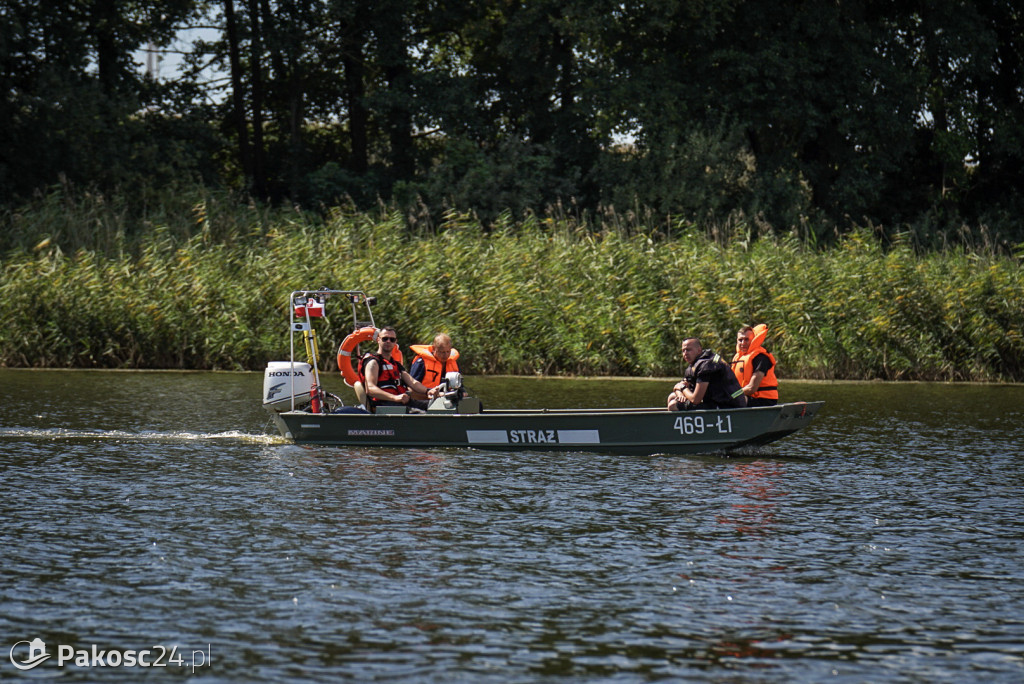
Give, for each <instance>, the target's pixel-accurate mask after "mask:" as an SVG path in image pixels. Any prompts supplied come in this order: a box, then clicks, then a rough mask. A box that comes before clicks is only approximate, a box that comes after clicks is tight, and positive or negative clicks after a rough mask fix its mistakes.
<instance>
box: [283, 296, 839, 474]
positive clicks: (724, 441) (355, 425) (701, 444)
mask: <svg viewBox="0 0 1024 684" xmlns="http://www.w3.org/2000/svg"><path fill="white" fill-rule="evenodd" d="M338 296H343V297H345V298H346V299H347V300H348V301H349V302H350V303H351V305H352V311H353V325H354V326H355V328H359V327H360V326H361V325H365V323H363V324H361V323H360V322H359V321H358V320H356V318H357V315H356V306H357V305H358V304H362V305H364V306H365V307H366V310H367V313H368V315H369V325H373V316H372V312H371V311H370V308H371V307H372V305H373V304H375V303H376V302H375V299H374V298H372V297H367V296H366V294H365V293H363V292H361V291H350V290H326V289H323V290H301V291H296V292H293V293H292V294H291V296H290V298H289V309H291V311H292V316H291V337H292V340H291V354H292V357H291V360H290V361H288V362H280V361H276V362H271V364H270V365H269V366H268V368H267V374H266V375H265V377H264V402H263V406H264V408H266V409H267V411H268V412H269V413H270V415H271V416H272V418H273V420H274V423H275V425H276V426H277V428H278V430H279V431H280V432H281V434H282V435H283V436H284V437H285V438H286V439H289V440H292V441H294V442H296V443H300V444H323V445H338V446H360V447H379V446H383V447H399V448H436V447H456V448H467V447H468V448H482V449H488V450H498V451H561V452H565V451H589V452H611V453H619V454H641V455H643V454H695V453H706V452H728V451H734V450H737V449H747V448H753V447H758V446H762V445H765V444H769V443H771V442H774V441H776V440H778V439H781V438H783V437H785V436H786V435H790V434H792V433H794V432H796V431H797V430H800V429H802V428H804V427H806V426H807V425H808V424H809V423H810V422H811V420H812V419H813V418H814V416H815V415H817V413H818V411H819V410H821V407H822V406H823V405H824V402H821V401H817V402H806V403H804V402H798V403H789V404H779V405H777V406H766V407H757V408H743V409H721V410H714V411H686V412H669V411H667V410H665V409H663V408H623V409H537V410H523V409H497V410H487V411H484V410H482V408H481V405H480V402H479V401H477V400H476V399H474V398H472V397H469V398H461V399H460V397H459V395H458V394H457V393H455V392H450V393H448V394H447V396H445V397H442V398H439V399H435V400H434V401H432V402H431V404H430V408H429V409H428V410H427V411H426V412H425V413H406V412H405V409H404V407H381V408H379V409H378V410H377V412H376V413H369V412H367V411H364V410H362V409H361V408H353V407H340V406H339V405H338V404H339V403H340V401H339V400H338V399H337V398H336V397H334V398H333V399H332V397H333V395H329V394H328V393H326V392H324V390H323V389H322V387H321V385H320V379H319V366H318V364H317V359H316V356H317V348H316V335H315V331H314V330H313V329H312V328H313V321H314V319H316V318H320V317H323V305H324V303H325V302H326V301H327V300H328V299H330V298H332V297H338ZM310 302H313V304H312V305H311V304H310ZM296 334H301V335H302V337H303V340H304V344H305V347H306V352H307V357H308V358H307V361H306V362H305V363H302V362H296V361H295V360H294V352H295V335H296ZM282 378H284V379H283V380H282ZM285 386H287V387H288V388H289V390H290V391H288V392H286V393H285V392H283V388H284V387H285ZM285 395H287V396H285Z"/></svg>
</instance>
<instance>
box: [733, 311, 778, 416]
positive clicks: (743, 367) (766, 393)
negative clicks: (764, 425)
mask: <svg viewBox="0 0 1024 684" xmlns="http://www.w3.org/2000/svg"><path fill="white" fill-rule="evenodd" d="M767 334H768V326H767V325H765V324H764V323H761V324H760V325H757V326H755V327H754V337H753V339H751V340H750V347H748V348H747V353H746V354H743V355H742V356H741V355H740V349H739V347H738V346H737V347H736V354H735V355H734V356H733V357H732V362H731V364H730V365H731V366H732V372H733V373H735V374H736V379H737V380H739V383H740V387H746V386H747V383H748V382H750V378H752V377H753V376H754V364H753V361H754V358H755V357H757V356H759V355H761V354H765V355H767V356H768V358H769V359H771V360H772V367H771V368H769V369H768V372H767V373H765V374H764V377H763V378H761V384H760V385H758V386H757V391H756V392H754V393H753V394H751V395H750V396H751V397H752V398H755V399H775V400H778V398H779V381H778V380H777V379H776V377H775V357H774V356H772V353H771V352H770V351H768V350H767V349H765V348H764V347H762V346H761V343H763V342H764V338H765V336H766V335H767Z"/></svg>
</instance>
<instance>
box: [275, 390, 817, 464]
mask: <svg viewBox="0 0 1024 684" xmlns="http://www.w3.org/2000/svg"><path fill="white" fill-rule="evenodd" d="M823 405H824V402H820V401H819V402H808V403H802V402H801V403H792V404H779V405H778V406H765V407H757V408H744V409H723V410H717V411H687V412H669V411H666V410H665V409H653V408H650V409H552V410H497V411H487V412H484V413H468V414H459V413H425V414H387V415H382V414H377V415H373V414H368V413H332V414H312V413H306V412H300V411H292V412H284V413H276V412H274V413H272V414H271V415H272V416H273V417H274V421H275V423H276V424H277V427H278V429H279V430H280V432H281V434H282V435H283V436H284V437H285V438H286V439H289V440H292V441H294V442H296V443H299V444H323V445H337V446H361V447H399V448H436V447H457V448H466V447H469V448H480V449H488V450H497V451H590V452H607V453H617V454H638V455H646V454H696V453H708V452H719V451H721V452H727V451H733V450H736V449H743V448H750V447H757V446H761V445H764V444H768V443H770V442H774V441H775V440H778V439H781V438H783V437H785V436H786V435H789V434H792V433H794V432H796V431H797V430H800V429H802V428H804V427H806V426H807V425H808V424H809V423H810V422H811V420H812V419H813V418H814V416H815V415H816V414H817V413H818V411H819V410H820V409H821V407H822V406H823Z"/></svg>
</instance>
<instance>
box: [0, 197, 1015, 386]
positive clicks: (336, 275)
mask: <svg viewBox="0 0 1024 684" xmlns="http://www.w3.org/2000/svg"><path fill="white" fill-rule="evenodd" d="M72 209H73V210H76V211H78V213H77V214H75V213H72V215H71V216H70V217H68V218H67V221H68V223H69V224H74V223H76V221H92V220H95V219H93V218H90V216H91V214H90V213H89V212H91V211H93V210H92V209H91V208H90V207H81V206H80V207H72ZM39 211H40V212H41V213H43V214H47V213H48V212H50V211H51V210H50V209H48V208H47V207H46V206H42V207H41V208H40V209H39ZM168 219H169V220H168V224H167V225H179V226H180V225H181V224H182V223H185V224H187V225H191V226H192V228H191V229H190V230H187V231H186V230H182V229H180V228H179V229H178V230H171V229H170V228H167V227H157V228H156V229H154V230H152V231H150V232H149V233H147V234H145V235H144V236H141V237H139V238H138V239H137V241H136V242H135V244H134V247H133V248H132V249H127V248H126V249H121V250H108V251H104V250H100V249H95V248H92V249H87V248H79V249H76V250H69V251H67V252H65V251H64V250H62V249H61V243H60V241H59V240H58V239H53V240H50V241H46V242H43V243H40V244H39V245H38V246H37V248H36V249H25V248H20V249H16V250H12V251H10V252H9V253H8V255H7V257H6V258H5V260H4V262H3V267H2V270H0V316H2V317H3V320H5V321H7V325H5V326H4V327H3V328H0V364H3V365H10V366H57V367H130V368H206V369H209V368H213V369H260V368H262V367H263V366H264V365H265V364H266V362H267V361H269V360H273V359H279V358H282V357H283V356H285V355H286V354H287V320H288V315H287V302H286V301H285V298H286V297H287V293H288V292H290V291H292V290H294V289H300V288H305V287H323V286H329V287H335V288H341V289H356V288H358V289H363V290H365V291H367V292H369V293H371V294H375V295H377V296H379V298H380V305H379V306H378V307H377V309H376V312H375V313H376V318H377V323H378V325H383V324H393V325H395V326H396V327H397V328H398V331H399V337H400V343H401V344H402V345H403V346H404V347H406V348H407V347H408V345H409V344H414V343H417V342H426V341H429V340H430V339H431V338H432V336H433V335H434V333H435V332H437V331H441V330H443V331H446V332H448V333H449V334H451V335H452V337H453V339H454V340H455V343H456V346H457V347H458V348H459V349H460V350H461V351H462V353H463V358H462V361H460V365H461V366H462V367H463V368H464V370H466V372H468V373H515V374H583V375H627V376H675V375H678V374H679V373H680V372H681V359H680V358H679V353H678V348H679V344H680V342H681V341H682V339H683V338H685V337H687V336H689V335H698V336H700V337H701V338H702V339H703V341H704V342H705V346H707V347H710V348H713V349H715V350H717V351H720V352H722V353H723V354H729V353H731V351H732V345H733V340H734V334H735V330H736V329H737V328H738V327H739V325H741V324H743V323H759V322H765V323H767V324H768V325H769V327H770V334H769V339H768V346H769V348H771V349H772V351H773V352H774V353H775V354H776V356H777V358H778V359H779V365H780V371H779V372H780V377H782V378H783V379H785V378H786V377H811V378H814V377H817V378H860V379H872V378H882V379H904V380H910V379H931V380H990V381H998V380H1016V381H1020V380H1024V307H1021V305H1020V303H1021V302H1022V301H1024V270H1022V269H1021V268H1020V263H1019V260H1017V259H1015V258H1012V257H1005V256H998V255H996V254H995V253H989V254H981V253H978V252H967V251H964V250H959V249H951V250H947V251H943V252H926V253H923V254H922V253H918V252H916V251H915V250H914V249H912V246H911V244H910V242H909V240H897V241H896V242H894V243H892V244H890V245H889V246H888V247H885V248H883V246H882V245H881V243H880V242H879V240H878V238H877V237H876V235H875V234H873V233H871V232H869V231H867V230H860V231H857V232H855V233H851V234H849V235H847V236H846V237H843V238H842V239H841V240H840V241H839V242H838V244H837V245H836V246H834V247H831V248H827V249H822V250H814V249H809V248H807V247H806V246H805V244H804V243H803V242H801V241H800V240H798V239H797V238H795V237H785V238H782V237H772V236H771V235H765V236H762V237H761V238H759V239H755V238H753V237H752V235H751V231H750V230H749V228H746V227H744V226H742V225H741V224H737V225H736V226H734V232H733V233H732V234H730V235H722V234H709V233H706V232H704V231H700V230H697V229H695V228H693V227H686V226H685V225H684V226H681V227H680V228H678V229H677V231H676V233H677V234H676V235H674V236H673V237H666V236H665V234H664V233H662V232H661V231H659V230H654V229H652V228H649V227H647V228H645V227H644V226H643V225H642V224H640V223H633V224H631V225H630V226H629V227H628V229H627V228H624V227H622V225H621V224H620V223H617V220H616V218H615V217H614V216H613V215H611V214H608V215H607V220H605V221H602V222H601V223H599V224H597V225H588V224H585V223H581V222H579V221H576V220H574V219H572V218H569V217H562V218H554V217H545V218H540V217H536V216H529V217H528V218H527V219H526V220H524V221H522V222H518V223H516V222H513V220H512V219H511V217H510V216H509V215H508V214H506V215H504V216H500V217H498V219H497V220H495V221H494V222H493V223H492V225H491V226H490V227H489V228H488V229H485V228H484V226H483V225H482V224H481V223H480V221H479V220H477V219H475V218H471V217H469V216H467V215H466V214H462V213H457V212H450V213H449V214H448V215H446V216H445V218H444V222H443V225H441V226H440V227H439V229H438V230H436V231H430V232H424V233H421V234H411V233H409V232H408V231H407V230H406V229H405V225H406V219H405V218H404V217H403V216H402V215H401V214H400V213H398V212H396V211H389V212H381V213H379V214H377V215H374V214H368V213H363V212H358V211H355V210H353V209H334V210H332V211H331V212H330V213H329V214H328V216H327V218H326V219H325V220H320V219H319V218H317V217H313V216H310V215H306V214H302V213H298V212H295V211H294V210H278V211H276V212H272V213H269V214H268V213H267V212H265V211H263V210H261V209H259V208H258V207H257V206H255V205H251V206H248V207H245V206H239V205H236V204H233V203H231V202H223V201H218V200H217V199H216V198H207V200H205V201H203V202H200V203H197V204H195V205H193V206H191V207H188V208H187V209H185V208H182V209H181V212H180V214H179V215H177V216H169V217H168ZM23 220H29V219H23ZM109 230H111V231H114V234H115V235H120V232H118V231H119V230H120V229H119V228H118V227H116V226H112V227H110V228H109ZM100 242H102V243H104V244H106V243H107V242H116V239H114V238H111V239H110V240H103V241H100ZM328 314H329V320H328V322H327V324H326V325H323V326H321V328H320V336H321V341H322V342H321V349H322V351H323V352H324V358H323V359H322V361H323V363H324V364H325V367H327V368H334V361H333V358H334V353H333V350H334V349H335V348H336V345H337V344H338V343H339V342H340V341H341V339H343V338H344V337H345V335H347V334H348V333H349V332H350V331H351V329H352V321H351V319H350V318H349V312H348V310H347V309H346V308H345V307H344V306H341V305H339V304H338V303H337V302H331V303H329V308H328Z"/></svg>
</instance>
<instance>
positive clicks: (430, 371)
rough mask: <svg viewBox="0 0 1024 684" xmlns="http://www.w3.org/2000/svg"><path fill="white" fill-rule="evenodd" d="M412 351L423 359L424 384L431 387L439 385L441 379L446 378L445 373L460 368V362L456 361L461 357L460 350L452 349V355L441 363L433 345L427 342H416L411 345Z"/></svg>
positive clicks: (428, 387)
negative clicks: (435, 354)
mask: <svg viewBox="0 0 1024 684" xmlns="http://www.w3.org/2000/svg"><path fill="white" fill-rule="evenodd" d="M409 349H411V350H412V353H413V354H415V355H416V356H417V357H418V358H420V359H423V368H424V369H425V370H426V372H425V373H424V374H423V380H422V381H421V382H423V385H424V386H425V387H426V388H427V389H430V388H432V387H437V386H438V384H440V382H441V379H442V378H444V375H445V373H451V372H454V371H458V370H459V364H457V363H455V360H456V359H458V358H459V350H458V349H454V348H453V349H452V353H451V356H449V357H448V360H447V361H446V362H445V363H441V362H440V361H438V360H437V359H435V358H434V348H433V346H427V345H425V344H414V345H411V346H410V347H409Z"/></svg>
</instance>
